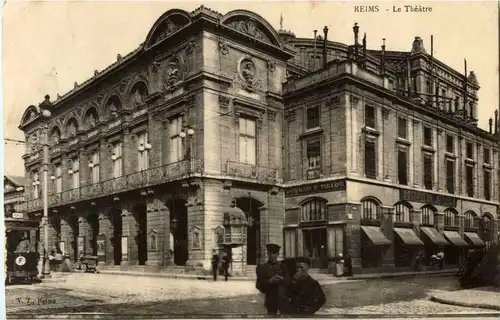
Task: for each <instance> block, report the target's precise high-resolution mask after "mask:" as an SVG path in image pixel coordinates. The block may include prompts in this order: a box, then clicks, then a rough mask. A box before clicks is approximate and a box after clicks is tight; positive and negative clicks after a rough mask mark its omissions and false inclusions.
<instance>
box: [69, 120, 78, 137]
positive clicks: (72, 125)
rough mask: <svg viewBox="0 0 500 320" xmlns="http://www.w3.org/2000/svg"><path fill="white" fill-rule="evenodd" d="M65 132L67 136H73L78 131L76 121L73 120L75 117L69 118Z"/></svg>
mask: <svg viewBox="0 0 500 320" xmlns="http://www.w3.org/2000/svg"><path fill="white" fill-rule="evenodd" d="M66 132H67V135H68V137H74V136H75V135H76V133H77V132H78V122H77V121H76V120H75V118H71V119H70V120H69V121H68V126H67V128H66Z"/></svg>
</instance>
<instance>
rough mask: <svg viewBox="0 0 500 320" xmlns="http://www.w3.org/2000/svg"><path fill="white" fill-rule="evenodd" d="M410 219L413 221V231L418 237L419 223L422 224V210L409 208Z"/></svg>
mask: <svg viewBox="0 0 500 320" xmlns="http://www.w3.org/2000/svg"><path fill="white" fill-rule="evenodd" d="M410 219H411V222H412V223H413V231H414V232H415V234H416V235H417V237H418V236H419V234H420V224H422V210H415V209H410Z"/></svg>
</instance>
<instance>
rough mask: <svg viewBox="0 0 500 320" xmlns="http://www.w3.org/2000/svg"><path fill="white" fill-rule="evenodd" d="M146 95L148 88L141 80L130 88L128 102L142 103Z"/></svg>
mask: <svg viewBox="0 0 500 320" xmlns="http://www.w3.org/2000/svg"><path fill="white" fill-rule="evenodd" d="M147 96H148V88H147V87H146V85H145V84H144V83H143V82H138V83H136V84H135V85H134V86H133V88H132V90H130V96H129V99H130V102H131V103H132V104H133V105H134V106H136V107H137V106H140V105H143V104H144V102H145V98H146V97H147Z"/></svg>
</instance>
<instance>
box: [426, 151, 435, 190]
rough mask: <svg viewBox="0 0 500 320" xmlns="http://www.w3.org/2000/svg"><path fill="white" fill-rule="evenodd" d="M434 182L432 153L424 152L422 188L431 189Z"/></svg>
mask: <svg viewBox="0 0 500 320" xmlns="http://www.w3.org/2000/svg"><path fill="white" fill-rule="evenodd" d="M433 184H434V155H433V154H431V153H424V188H425V189H427V190H432V187H433Z"/></svg>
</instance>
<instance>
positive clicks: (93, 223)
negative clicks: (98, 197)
mask: <svg viewBox="0 0 500 320" xmlns="http://www.w3.org/2000/svg"><path fill="white" fill-rule="evenodd" d="M87 222H88V224H89V226H90V231H89V236H90V239H89V243H90V248H91V250H92V255H94V256H95V255H97V235H98V234H99V216H98V214H97V213H95V212H92V213H90V214H89V215H88V216H87Z"/></svg>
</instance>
